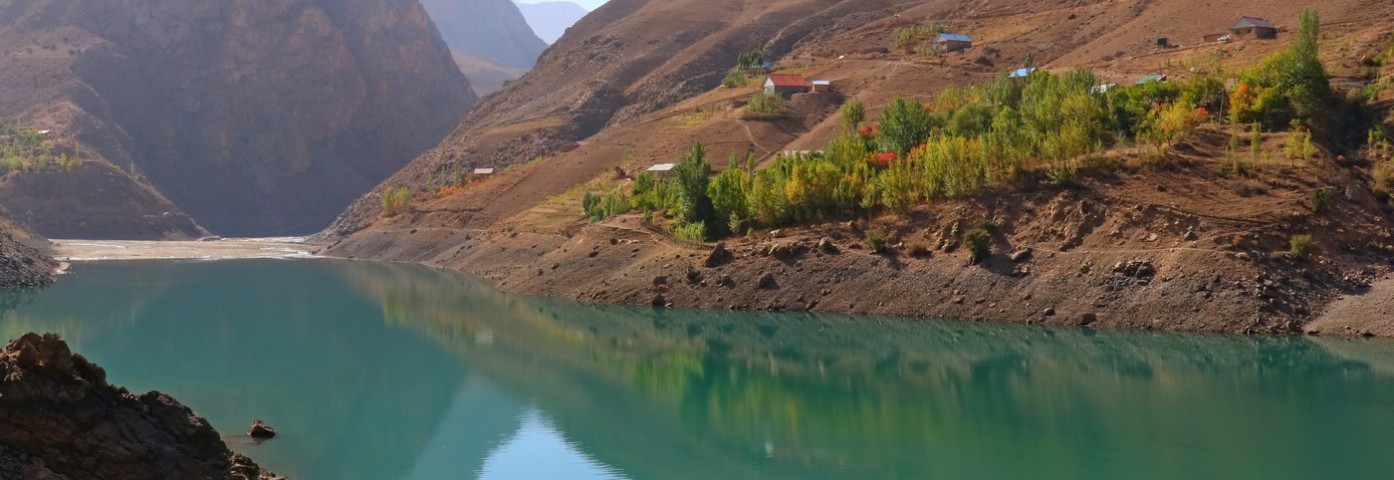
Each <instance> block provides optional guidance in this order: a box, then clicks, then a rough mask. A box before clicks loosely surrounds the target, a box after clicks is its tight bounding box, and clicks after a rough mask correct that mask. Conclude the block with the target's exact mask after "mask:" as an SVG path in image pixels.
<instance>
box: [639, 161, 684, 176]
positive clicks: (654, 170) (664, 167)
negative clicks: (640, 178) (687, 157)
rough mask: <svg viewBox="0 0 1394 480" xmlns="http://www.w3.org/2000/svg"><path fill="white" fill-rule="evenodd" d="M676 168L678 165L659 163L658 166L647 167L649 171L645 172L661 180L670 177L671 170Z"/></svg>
mask: <svg viewBox="0 0 1394 480" xmlns="http://www.w3.org/2000/svg"><path fill="white" fill-rule="evenodd" d="M677 166H678V164H676V163H660V164H658V165H654V166H652V167H649V169H648V170H645V171H646V172H649V174H650V175H653V176H655V177H660V178H662V177H667V176H669V175H672V173H673V168H674V167H677Z"/></svg>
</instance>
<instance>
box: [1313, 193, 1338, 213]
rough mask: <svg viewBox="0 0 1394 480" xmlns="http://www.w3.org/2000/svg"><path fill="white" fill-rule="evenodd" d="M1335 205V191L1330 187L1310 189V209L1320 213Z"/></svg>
mask: <svg viewBox="0 0 1394 480" xmlns="http://www.w3.org/2000/svg"><path fill="white" fill-rule="evenodd" d="M1335 205H1336V191H1335V190H1332V189H1330V188H1318V189H1316V190H1312V211H1314V212H1317V213H1322V212H1325V211H1327V210H1330V209H1331V207H1333V206H1335Z"/></svg>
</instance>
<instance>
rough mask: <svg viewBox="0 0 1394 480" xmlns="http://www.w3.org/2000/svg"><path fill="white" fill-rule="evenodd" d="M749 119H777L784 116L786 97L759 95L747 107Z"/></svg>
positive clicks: (751, 99)
mask: <svg viewBox="0 0 1394 480" xmlns="http://www.w3.org/2000/svg"><path fill="white" fill-rule="evenodd" d="M745 114H746V117H747V118H775V117H779V116H781V115H784V97H782V96H780V95H779V94H777V93H775V94H768V93H757V94H755V96H753V97H750V103H747V104H746V106H745Z"/></svg>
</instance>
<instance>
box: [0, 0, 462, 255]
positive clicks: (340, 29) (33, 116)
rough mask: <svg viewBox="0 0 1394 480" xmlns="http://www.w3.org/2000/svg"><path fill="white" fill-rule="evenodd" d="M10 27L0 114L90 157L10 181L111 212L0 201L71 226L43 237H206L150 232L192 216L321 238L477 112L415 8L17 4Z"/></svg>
mask: <svg viewBox="0 0 1394 480" xmlns="http://www.w3.org/2000/svg"><path fill="white" fill-rule="evenodd" d="M0 25H2V26H0V117H3V118H9V119H13V120H15V121H16V122H17V123H19V124H20V125H22V126H25V127H28V128H35V129H51V130H53V131H54V135H56V136H58V137H60V138H63V139H66V141H70V142H72V143H74V144H77V145H80V146H81V147H83V148H81V150H82V151H83V152H85V154H84V159H86V160H89V163H96V164H97V165H95V166H92V167H89V168H84V169H82V170H81V171H80V172H78V173H77V174H76V175H75V177H76V179H74V180H72V181H71V182H69V181H68V180H66V179H53V178H45V179H28V178H20V179H7V180H6V182H7V183H12V184H18V185H22V186H23V185H27V186H25V187H23V188H24V189H25V190H27V191H33V190H47V191H53V189H55V188H57V189H62V188H64V186H65V185H67V184H69V183H72V188H77V187H78V186H82V187H84V188H86V189H88V190H89V191H92V190H95V191H97V192H100V193H101V195H102V196H103V197H105V198H106V199H108V200H107V201H108V202H109V203H108V205H107V208H105V209H103V210H102V211H100V212H93V211H89V210H88V206H89V204H90V202H88V201H87V200H81V201H76V202H74V201H69V200H64V201H63V202H62V203H54V202H51V201H48V200H45V199H44V198H42V195H38V194H35V193H32V192H29V193H17V194H9V195H4V194H0V200H8V201H9V206H11V208H12V209H14V210H16V211H17V213H20V212H19V211H20V210H22V211H23V212H28V211H31V210H32V211H34V213H33V215H34V216H37V217H47V218H50V219H62V220H61V221H57V220H55V221H54V222H50V223H58V224H60V226H58V227H55V226H51V225H50V224H49V223H45V222H36V223H38V224H39V225H40V227H41V233H54V234H56V233H61V234H64V235H68V234H72V235H82V236H90V237H102V236H117V235H119V236H123V237H160V236H165V235H166V234H170V235H172V236H196V235H199V234H201V233H202V231H201V230H200V229H198V228H197V225H190V224H191V223H192V222H188V221H180V222H173V223H160V222H152V221H150V219H151V218H152V215H153V216H154V217H174V218H179V217H180V216H181V213H182V212H187V213H188V214H190V215H191V216H192V217H193V219H195V220H197V222H198V223H200V224H202V225H204V226H207V227H208V228H209V229H211V230H213V231H214V232H216V233H219V234H225V235H266V234H291V233H299V232H307V231H312V230H314V229H315V228H318V227H319V226H321V225H323V224H324V223H327V222H328V221H329V220H330V219H332V218H333V216H334V215H335V214H336V213H337V212H338V211H339V210H341V209H342V206H343V205H345V204H347V203H348V202H349V201H350V200H352V199H353V198H354V197H355V196H357V195H359V194H361V193H362V192H363V191H364V190H367V189H368V188H371V186H372V185H374V184H376V183H378V182H379V181H380V180H381V179H382V178H384V177H386V176H387V175H389V174H390V173H392V172H393V171H395V170H396V169H398V168H400V167H401V166H402V165H404V164H405V163H406V162H407V161H409V160H410V159H411V158H412V157H413V156H414V155H416V154H417V153H418V152H420V151H421V150H422V149H425V148H428V147H430V146H431V145H433V144H435V143H436V142H437V141H439V139H440V138H441V137H442V136H444V134H445V133H446V132H447V131H448V130H449V129H450V128H451V127H453V126H454V124H455V123H456V122H457V121H458V120H459V119H460V118H461V116H462V115H463V114H464V113H465V112H466V111H467V110H468V109H469V108H470V107H471V106H472V105H473V103H474V102H475V97H474V96H473V94H472V93H471V92H470V90H469V85H468V82H467V81H466V80H465V79H464V77H463V75H461V74H460V72H459V71H458V70H457V69H456V68H455V66H454V65H453V62H452V61H451V59H450V54H449V51H448V49H447V48H446V46H445V45H444V43H443V42H441V41H440V39H439V36H438V34H437V32H436V31H435V29H434V27H433V26H432V25H431V23H430V19H429V17H428V16H427V14H426V12H425V10H424V9H422V7H421V6H420V4H419V3H417V2H416V1H415V0H391V1H367V0H350V1H327V0H323V1H316V0H294V1H287V2H270V1H265V0H240V1H231V2H195V1H189V0H180V1H174V2H152V1H149V0H122V1H116V2H84V1H77V0H12V1H6V2H0ZM123 177H124V178H123ZM151 187H153V188H151ZM166 198H167V199H168V200H165V199H166ZM181 211H182V212H181ZM166 213H168V215H166ZM69 219H71V220H69ZM186 220H187V219H186ZM74 222H76V223H74ZM84 222H86V225H87V228H89V230H84V229H83V228H81V225H82V224H83V223H84ZM94 222H106V223H111V224H112V225H111V228H110V229H106V228H101V229H96V230H95V231H94V230H90V228H92V225H93V223H94ZM132 232H135V233H132ZM170 232H173V233H172V234H171V233H170Z"/></svg>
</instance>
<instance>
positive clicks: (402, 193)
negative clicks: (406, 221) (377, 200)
mask: <svg viewBox="0 0 1394 480" xmlns="http://www.w3.org/2000/svg"><path fill="white" fill-rule="evenodd" d="M410 204H411V190H408V189H407V187H396V188H393V187H387V189H386V190H383V192H382V214H383V215H384V216H387V217H395V216H397V215H400V214H401V213H402V212H405V211H406V209H407V206H409V205H410Z"/></svg>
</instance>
